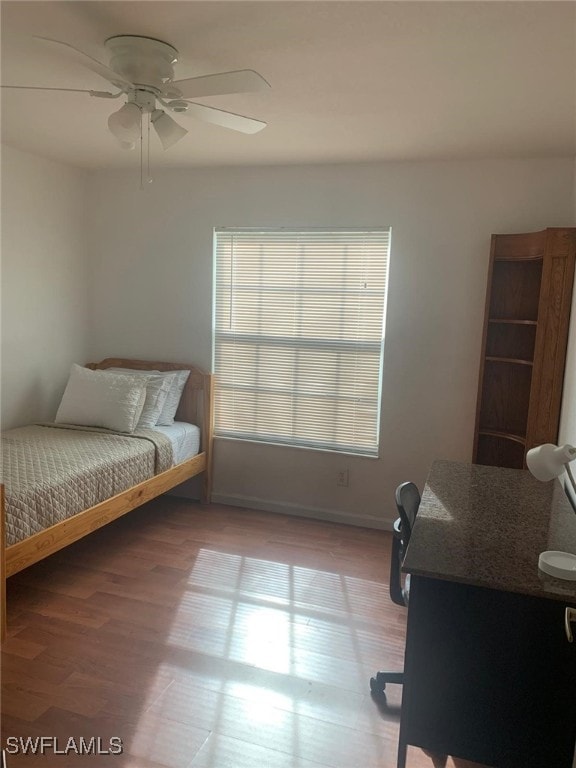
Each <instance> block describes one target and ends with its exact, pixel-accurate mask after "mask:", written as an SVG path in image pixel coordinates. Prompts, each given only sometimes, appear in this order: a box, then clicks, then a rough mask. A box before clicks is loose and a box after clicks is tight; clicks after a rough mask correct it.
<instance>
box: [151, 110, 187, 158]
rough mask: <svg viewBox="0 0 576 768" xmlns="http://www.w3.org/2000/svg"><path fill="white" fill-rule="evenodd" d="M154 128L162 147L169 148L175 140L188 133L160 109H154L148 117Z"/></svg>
mask: <svg viewBox="0 0 576 768" xmlns="http://www.w3.org/2000/svg"><path fill="white" fill-rule="evenodd" d="M150 119H151V121H152V125H153V126H154V130H155V131H156V133H157V134H158V138H159V139H160V142H161V143H162V147H163V149H170V147H172V146H173V145H174V144H176V142H177V141H180V139H183V138H184V136H186V134H187V133H188V131H187V130H186V129H185V128H182V126H181V125H178V123H177V122H176V121H175V120H172V118H171V117H170V116H169V115H167V114H166V112H164V110H162V109H155V110H154V112H152V115H151V117H150Z"/></svg>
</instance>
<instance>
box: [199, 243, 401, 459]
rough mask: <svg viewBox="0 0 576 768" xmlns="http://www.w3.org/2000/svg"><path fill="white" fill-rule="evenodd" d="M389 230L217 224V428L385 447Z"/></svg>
mask: <svg viewBox="0 0 576 768" xmlns="http://www.w3.org/2000/svg"><path fill="white" fill-rule="evenodd" d="M389 248H390V230H389V229H370V230H353V229H350V230H344V229H342V230H335V231H334V230H320V229H310V230H291V229H278V230H252V229H216V230H215V257H216V274H215V344H214V370H215V373H216V407H215V434H216V435H219V436H224V437H235V438H241V439H248V440H257V441H261V442H270V443H281V444H287V445H295V446H304V447H312V448H321V449H326V450H332V451H342V452H346V453H358V454H364V455H369V456H376V455H377V453H378V430H379V406H380V381H381V369H382V353H383V338H384V309H385V299H386V281H387V274H388V258H389Z"/></svg>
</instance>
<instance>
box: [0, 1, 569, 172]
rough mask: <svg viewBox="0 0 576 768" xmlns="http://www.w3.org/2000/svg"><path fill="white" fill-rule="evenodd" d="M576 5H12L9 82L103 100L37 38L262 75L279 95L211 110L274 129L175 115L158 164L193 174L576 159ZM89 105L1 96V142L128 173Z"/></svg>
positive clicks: (6, 22) (6, 63)
mask: <svg viewBox="0 0 576 768" xmlns="http://www.w3.org/2000/svg"><path fill="white" fill-rule="evenodd" d="M575 12H576V4H575V3H574V2H571V1H568V2H548V1H547V0H544V1H543V2H523V1H518V2H466V1H464V2H452V1H450V0H449V1H448V2H436V1H435V0H432V1H430V0H429V1H424V2H409V1H407V0H404V1H402V0H400V1H397V2H386V1H383V0H382V1H381V0H375V1H374V0H373V1H371V2H363V1H362V0H357V1H354V0H349V1H348V2H332V1H330V0H328V1H327V2H316V1H315V0H300V1H297V2H283V1H282V0H279V1H278V2H276V1H274V0H264V1H263V2H243V1H242V0H237V1H233V2H226V1H224V0H223V1H222V2H220V1H216V0H213V1H212V2H194V1H192V2H188V1H187V0H179V1H177V2H171V1H166V2H157V1H155V0H150V1H147V0H144V1H142V0H131V1H130V2H124V1H123V0H118V1H115V2H104V1H102V2H100V1H99V0H98V1H97V2H91V1H90V0H88V1H86V0H81V1H80V2H73V1H69V2H68V1H67V2H50V1H49V0H47V1H40V2H21V1H20V0H15V1H14V2H6V1H4V2H2V3H1V21H2V30H1V31H2V70H1V78H2V83H4V84H17V85H42V86H51V87H58V86H59V87H66V88H88V89H100V90H102V89H104V90H105V89H106V87H107V86H106V81H104V80H102V79H101V78H99V77H98V76H97V75H95V74H93V73H91V72H89V71H88V70H85V69H84V68H83V67H81V66H79V65H71V64H69V63H68V62H65V61H63V60H62V59H61V58H59V57H58V56H56V55H55V54H53V53H52V52H46V51H44V50H40V46H39V45H38V43H34V41H32V40H31V39H30V36H31V35H43V36H46V37H52V38H55V39H58V40H62V41H65V42H68V43H71V44H73V45H74V46H76V47H78V48H81V49H82V50H84V51H86V52H87V53H89V54H90V55H92V56H93V57H95V58H97V59H99V60H101V61H104V62H105V63H106V64H107V63H108V60H107V57H106V53H105V51H104V49H103V46H102V43H103V41H104V40H105V39H106V38H107V37H110V36H111V35H117V34H136V35H147V36H150V37H156V38H160V39H162V40H165V41H166V42H169V43H171V44H172V45H174V46H175V47H176V48H177V49H178V50H179V52H180V57H179V61H178V64H177V65H176V78H177V79H179V78H184V77H192V76H195V75H203V74H209V73H212V72H223V71H227V70H231V69H255V70H257V71H258V72H260V73H261V74H262V75H263V76H264V77H265V78H266V79H267V80H268V81H269V82H270V83H271V85H272V90H270V91H268V92H264V93H257V94H237V95H232V96H220V97H217V98H216V97H212V98H206V99H203V100H202V101H203V103H206V104H210V105H212V106H216V107H222V108H224V109H228V110H230V111H233V112H239V113H242V114H246V115H249V116H251V117H256V118H259V119H262V120H266V121H267V122H268V127H267V128H266V129H264V131H262V132H261V133H258V134H255V135H244V134H237V133H235V132H232V131H229V130H227V129H225V128H220V127H218V126H213V125H206V124H203V123H199V122H197V121H194V120H192V119H190V118H185V117H182V118H177V119H178V120H179V122H181V123H182V124H184V125H185V127H186V128H188V129H189V134H188V136H186V137H185V138H184V139H183V140H182V141H180V142H179V143H178V144H177V145H175V146H174V147H172V148H171V149H169V150H168V151H167V152H163V150H162V149H161V146H160V143H159V142H158V140H157V139H156V137H155V136H154V137H153V143H152V157H153V162H154V163H155V164H157V165H158V164H161V165H162V166H172V167H183V166H203V165H237V164H250V165H254V164H271V163H275V164H285V163H325V162H350V161H365V162H369V161H375V160H412V159H448V158H482V157H526V156H531V157H534V156H552V155H564V156H566V155H569V156H571V155H574V154H575V140H576V129H575V118H576V109H575V106H576V13H575ZM118 106H119V102H116V101H114V102H109V101H106V100H103V99H93V98H91V97H89V96H88V95H87V94H74V93H50V92H33V91H8V90H6V89H4V90H3V91H2V139H3V141H4V142H6V143H7V144H9V145H11V146H15V147H18V148H20V149H24V150H27V151H30V152H33V153H36V154H40V155H44V156H46V157H50V158H53V159H56V160H60V161H62V162H65V163H69V164H74V165H77V166H80V167H85V168H114V167H123V166H127V165H133V164H135V163H136V162H137V160H138V158H137V157H136V153H134V152H132V153H131V152H124V151H122V150H121V149H119V148H118V145H117V143H116V142H115V140H114V138H113V137H112V136H111V134H110V133H109V132H108V129H107V126H106V121H107V117H108V115H109V114H110V113H111V112H112V111H115V110H116V109H117V108H118Z"/></svg>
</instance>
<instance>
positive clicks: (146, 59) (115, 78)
mask: <svg viewBox="0 0 576 768" xmlns="http://www.w3.org/2000/svg"><path fill="white" fill-rule="evenodd" d="M36 39H37V40H38V41H40V42H41V43H42V44H43V45H46V46H49V47H50V48H52V49H53V50H56V51H58V52H59V53H61V54H63V55H65V56H66V57H67V58H68V59H69V60H70V61H73V62H75V63H78V64H80V65H82V66H84V67H86V68H87V69H89V70H91V71H92V72H95V73H96V74H98V75H100V76H101V77H103V78H104V79H105V80H107V81H108V82H109V83H111V84H112V85H113V86H114V87H115V88H117V89H119V90H118V92H117V93H109V92H108V91H92V90H83V89H78V88H45V87H41V86H23V85H22V86H20V85H3V86H2V87H3V88H21V89H25V90H47V91H73V92H77V93H88V94H90V96H93V97H96V98H104V99H116V98H119V97H121V96H125V97H126V101H125V103H124V105H123V106H122V107H120V109H119V110H118V111H117V112H113V113H112V114H111V115H110V117H109V118H108V127H109V129H110V131H111V132H112V134H113V135H114V136H115V137H116V138H117V139H118V141H119V142H120V145H121V146H122V147H123V148H124V149H133V148H134V147H135V146H136V142H138V141H139V140H141V139H142V122H143V117H144V116H145V115H149V125H152V126H153V127H154V129H155V131H156V133H157V134H158V137H159V139H160V142H161V144H162V146H163V148H164V149H169V148H170V147H171V146H173V145H174V144H175V143H176V142H177V141H179V140H180V139H182V138H183V137H184V136H185V135H186V134H187V133H188V131H187V130H186V129H185V128H182V127H181V126H180V125H179V124H178V123H177V122H176V121H175V120H174V119H173V118H172V117H170V115H169V114H167V112H166V111H165V110H168V111H170V112H174V113H176V114H178V115H181V116H183V117H193V118H196V119H198V120H202V121H204V122H207V123H213V124H215V125H220V126H223V127H225V128H230V129H232V130H234V131H240V132H242V133H257V132H258V131H260V130H262V128H265V127H266V123H265V122H263V121H261V120H255V119H254V118H251V117H245V116H244V115H237V114H235V113H234V112H227V111H225V110H223V109H216V108H215V107H209V106H206V105H205V104H198V103H197V102H196V101H190V99H196V98H199V97H200V98H201V97H204V96H220V95H223V94H232V93H246V92H254V91H262V90H266V89H268V88H270V85H269V83H267V82H266V80H265V79H264V78H263V77H262V76H261V75H259V74H258V72H254V70H251V69H240V70H235V71H232V72H221V73H218V74H214V75H204V76H201V77H190V78H187V79H185V80H176V81H174V80H173V77H174V64H176V62H177V57H178V51H177V50H176V48H174V46H172V45H170V44H169V43H165V42H163V41H162V40H156V39H155V38H152V37H142V36H140V35H115V36H114V37H109V38H108V39H107V40H106V41H105V43H104V47H105V48H106V50H107V51H108V52H109V54H110V61H109V65H108V66H107V65H106V64H103V63H102V62H100V61H98V60H97V59H94V58H93V57H92V56H90V55H88V54H87V53H84V51H81V50H79V49H78V48H75V47H74V46H73V45H70V44H68V43H63V42H60V41H59V40H51V39H49V38H45V37H37V38H36ZM163 108H164V109H163Z"/></svg>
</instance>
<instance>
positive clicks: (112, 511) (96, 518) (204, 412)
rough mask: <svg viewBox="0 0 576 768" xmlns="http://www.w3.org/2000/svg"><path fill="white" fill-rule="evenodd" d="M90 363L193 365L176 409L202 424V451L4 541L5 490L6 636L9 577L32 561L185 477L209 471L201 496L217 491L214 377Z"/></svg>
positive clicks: (1, 616) (1, 562) (0, 616)
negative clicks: (214, 478) (19, 537)
mask: <svg viewBox="0 0 576 768" xmlns="http://www.w3.org/2000/svg"><path fill="white" fill-rule="evenodd" d="M86 367H87V368H91V369H92V370H105V369H106V368H134V369H136V370H141V371H146V370H148V371H150V370H155V371H181V370H189V371H190V376H189V377H188V381H187V382H186V386H185V387H184V391H183V393H182V398H181V400H180V405H179V406H178V411H177V412H176V420H177V421H187V422H190V423H192V424H197V425H198V426H199V427H200V429H201V443H200V453H198V454H197V455H196V456H193V457H192V458H191V459H188V460H186V461H183V462H182V463H181V464H177V465H176V466H174V467H171V468H170V469H168V470H166V471H165V472H161V473H160V474H158V475H154V477H151V478H150V479H148V480H145V481H144V482H142V483H139V484H138V485H135V486H133V487H132V488H129V489H128V490H126V491H123V492H122V493H119V494H117V495H116V496H112V497H111V498H110V499H107V500H106V501H103V502H101V503H100V504H96V506H94V507H90V508H89V509H86V510H84V511H83V512H79V513H78V514H76V515H73V516H72V517H70V518H67V519H66V520H62V521H61V522H60V523H56V524H55V525H52V526H51V527H50V528H46V529H45V530H43V531H40V532H39V533H36V534H34V535H33V536H30V538H28V539H24V541H19V542H17V543H16V544H12V545H11V546H9V547H6V546H5V541H6V539H5V533H4V493H3V488H2V491H0V502H1V505H2V506H1V529H0V537H1V539H0V541H1V544H0V547H1V551H0V555H1V557H0V598H1V600H2V604H1V606H0V624H1V629H2V637H4V634H5V599H4V590H5V580H6V577H8V576H12V575H13V574H14V573H18V571H21V570H23V569H24V568H27V567H28V566H29V565H33V564H34V563H37V562H38V561H40V560H43V559H44V558H45V557H48V556H49V555H52V554H53V553H54V552H57V551H58V550H59V549H62V548H63V547H66V546H68V544H72V543H73V542H75V541H78V540H79V539H81V538H83V537H84V536H87V535H88V534H89V533H92V531H95V530H97V529H98V528H101V527H102V526H104V525H106V524H107V523H110V522H111V521H112V520H115V519H116V518H118V517H121V516H122V515H125V514H126V513H127V512H130V511H131V510H132V509H136V507H139V506H140V505H141V504H145V503H146V502H147V501H150V500H151V499H153V498H155V497H156V496H159V495H160V494H162V493H165V492H166V491H168V490H170V489H171V488H174V487H175V486H176V485H179V484H180V483H183V482H184V481H185V480H188V479H190V478H191V477H195V476H196V475H199V474H200V473H202V472H203V473H204V478H203V484H202V496H201V501H202V502H203V503H205V504H208V503H210V497H211V491H212V437H213V416H212V411H213V376H212V374H210V373H205V372H204V371H201V370H200V369H199V368H195V367H194V366H193V365H189V364H186V363H162V362H152V361H148V360H128V359H125V358H118V357H108V358H106V359H105V360H102V362H100V363H89V364H88V365H87V366H86Z"/></svg>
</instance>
